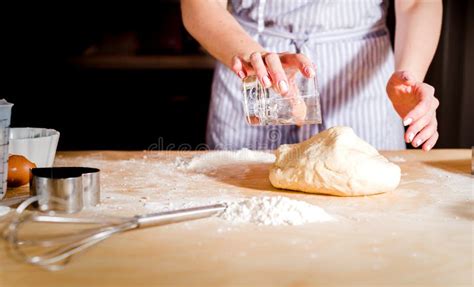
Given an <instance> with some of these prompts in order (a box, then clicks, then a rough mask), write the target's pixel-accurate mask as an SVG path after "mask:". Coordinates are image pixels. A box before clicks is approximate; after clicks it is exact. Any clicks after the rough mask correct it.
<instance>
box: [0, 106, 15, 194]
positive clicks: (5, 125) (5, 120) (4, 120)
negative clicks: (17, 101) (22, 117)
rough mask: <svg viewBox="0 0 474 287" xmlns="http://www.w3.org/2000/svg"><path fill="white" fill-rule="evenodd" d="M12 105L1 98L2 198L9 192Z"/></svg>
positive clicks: (0, 152) (0, 174) (0, 188)
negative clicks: (9, 141)
mask: <svg viewBox="0 0 474 287" xmlns="http://www.w3.org/2000/svg"><path fill="white" fill-rule="evenodd" d="M12 106H13V104H10V103H9V102H7V101H6V100H5V99H0V148H1V150H0V178H1V182H2V183H1V187H0V199H2V198H3V197H4V196H5V194H6V193H7V177H8V140H9V136H10V118H11V114H12Z"/></svg>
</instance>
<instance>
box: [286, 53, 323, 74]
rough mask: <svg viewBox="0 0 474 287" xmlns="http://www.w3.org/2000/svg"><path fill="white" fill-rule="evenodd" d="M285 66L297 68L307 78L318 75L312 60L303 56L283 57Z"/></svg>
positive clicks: (288, 55)
mask: <svg viewBox="0 0 474 287" xmlns="http://www.w3.org/2000/svg"><path fill="white" fill-rule="evenodd" d="M281 62H282V63H283V65H289V66H292V67H297V68H298V69H299V70H300V72H301V73H302V74H303V75H304V76H305V77H307V78H312V77H314V76H315V75H316V69H315V67H314V65H313V63H312V62H311V60H310V59H309V58H308V57H306V56H305V55H303V54H287V55H283V56H282V57H281Z"/></svg>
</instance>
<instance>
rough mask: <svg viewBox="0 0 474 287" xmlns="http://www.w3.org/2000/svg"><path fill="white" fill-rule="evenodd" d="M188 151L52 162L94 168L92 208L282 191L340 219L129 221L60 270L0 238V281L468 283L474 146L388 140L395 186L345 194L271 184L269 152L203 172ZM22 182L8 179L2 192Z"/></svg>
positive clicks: (127, 209)
mask: <svg viewBox="0 0 474 287" xmlns="http://www.w3.org/2000/svg"><path fill="white" fill-rule="evenodd" d="M195 154H196V153H194V152H159V151H156V152H150V151H144V152H111V151H95V152H61V153H59V154H58V156H57V158H56V162H55V165H59V166H67V165H71V166H72V165H82V166H93V167H99V168H101V180H102V185H101V188H102V191H103V193H102V202H103V204H102V205H101V206H100V207H98V208H97V209H95V210H86V211H85V212H84V214H89V215H91V214H93V215H94V214H95V215H96V214H100V213H104V214H110V215H122V216H123V215H133V214H137V213H144V212H146V211H147V210H148V209H147V208H150V207H151V208H152V209H153V208H155V209H158V210H159V209H160V208H161V207H162V206H163V205H161V204H164V203H165V202H166V204H171V203H170V201H173V200H175V201H176V200H178V199H180V200H181V202H186V201H195V202H199V201H200V200H209V201H212V199H213V198H220V199H226V198H228V199H232V198H242V197H248V196H261V195H265V196H274V195H282V196H286V197H290V198H292V199H297V200H303V201H306V202H309V203H312V204H315V205H318V206H320V207H322V208H324V209H325V210H326V211H327V212H328V213H330V214H331V215H333V216H334V217H335V218H337V221H335V222H327V223H311V224H306V225H302V226H273V227H272V226H257V225H254V224H233V223H230V222H227V221H225V220H223V219H219V218H208V219H202V220H196V221H191V222H186V223H178V224H173V225H167V226H161V227H154V228H149V229H143V230H136V231H132V232H127V233H123V234H119V235H116V236H113V237H111V238H109V239H107V240H105V241H104V242H101V243H100V244H98V245H97V246H94V247H93V248H91V249H90V250H87V251H86V252H84V253H82V254H81V255H79V256H77V258H75V259H74V260H73V261H72V262H71V263H70V264H69V265H68V266H67V267H66V268H65V269H64V270H62V271H57V272H50V271H46V270H43V269H41V268H38V267H35V266H30V265H26V264H23V263H20V262H16V261H14V260H12V259H11V258H10V257H9V256H8V254H7V252H6V248H5V243H4V241H0V286H35V287H39V286H101V287H105V286H114V287H117V286H166V285H173V286H189V285H194V286H196V285H197V286H208V285H219V286H249V285H251V286H316V285H322V286H327V285H333V286H334V285H335V286H347V285H360V286H367V285H373V286H382V285H383V286H400V285H403V286H409V285H417V286H420V285H422V286H454V285H456V286H459V285H463V286H464V285H465V286H472V285H473V284H474V277H473V276H474V275H473V274H474V267H473V258H474V253H473V252H474V248H473V246H474V245H473V244H474V241H473V239H474V225H473V221H474V193H473V192H474V191H473V176H472V175H471V156H472V154H471V150H467V149H465V150H462V149H457V150H433V151H431V152H428V153H425V152H422V151H419V150H407V151H393V152H384V153H383V154H384V155H385V156H387V157H388V158H389V159H391V160H392V161H394V162H395V163H397V164H398V165H399V166H400V167H401V169H402V180H401V184H400V186H399V187H398V189H397V190H395V191H394V192H391V193H387V194H381V195H375V196H367V197H352V198H342V197H333V196H323V195H314V194H303V193H297V192H288V191H282V190H277V189H274V188H273V187H272V186H271V185H270V183H269V181H268V168H269V164H248V163H236V164H235V165H232V166H227V167H223V168H219V169H218V170H214V171H206V172H202V173H190V172H184V171H181V170H180V169H179V168H177V167H178V166H179V162H180V161H182V160H184V161H185V160H189V158H190V157H192V156H193V155H195ZM374 176H377V175H374ZM25 192H27V187H23V188H19V189H16V190H10V191H9V194H8V197H12V196H15V195H19V194H22V193H25ZM176 206H178V207H179V206H180V205H179V204H175V205H173V206H171V207H172V208H173V207H176ZM8 218H9V217H8V216H7V217H4V218H0V226H1V225H2V222H3V225H5V222H6V221H7V220H8Z"/></svg>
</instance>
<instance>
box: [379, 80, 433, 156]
mask: <svg viewBox="0 0 474 287" xmlns="http://www.w3.org/2000/svg"><path fill="white" fill-rule="evenodd" d="M434 93H435V90H434V88H433V87H432V86H430V85H428V84H425V83H422V82H417V81H416V80H415V78H414V77H413V76H412V75H411V74H410V73H408V72H405V71H398V72H395V73H393V75H392V77H391V78H390V80H389V81H388V83H387V94H388V97H389V98H390V100H391V101H392V104H393V107H394V108H395V110H396V111H397V113H398V114H399V115H400V117H401V118H402V119H403V125H405V126H409V127H408V129H407V131H406V133H405V141H406V142H407V143H411V144H412V146H414V147H419V146H422V147H423V150H425V151H429V150H430V149H432V148H433V146H434V145H435V144H436V141H437V140H438V137H439V134H438V131H437V129H438V121H437V120H436V109H437V108H438V106H439V101H438V99H436V98H435V97H434Z"/></svg>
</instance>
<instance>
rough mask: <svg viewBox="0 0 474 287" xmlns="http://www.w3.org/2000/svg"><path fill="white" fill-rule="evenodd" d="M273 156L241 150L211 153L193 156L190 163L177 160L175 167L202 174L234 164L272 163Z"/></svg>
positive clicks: (180, 159)
mask: <svg viewBox="0 0 474 287" xmlns="http://www.w3.org/2000/svg"><path fill="white" fill-rule="evenodd" d="M273 162H275V155H274V154H273V153H269V152H262V151H252V150H249V149H245V148H244V149H241V150H238V151H213V152H208V153H205V154H202V155H197V156H194V157H193V158H192V159H191V160H190V161H185V160H183V159H182V158H177V159H176V161H175V166H176V167H177V168H178V169H179V170H187V171H195V172H202V171H207V170H212V169H217V168H219V167H221V166H227V165H232V164H236V163H247V164H252V163H273Z"/></svg>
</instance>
